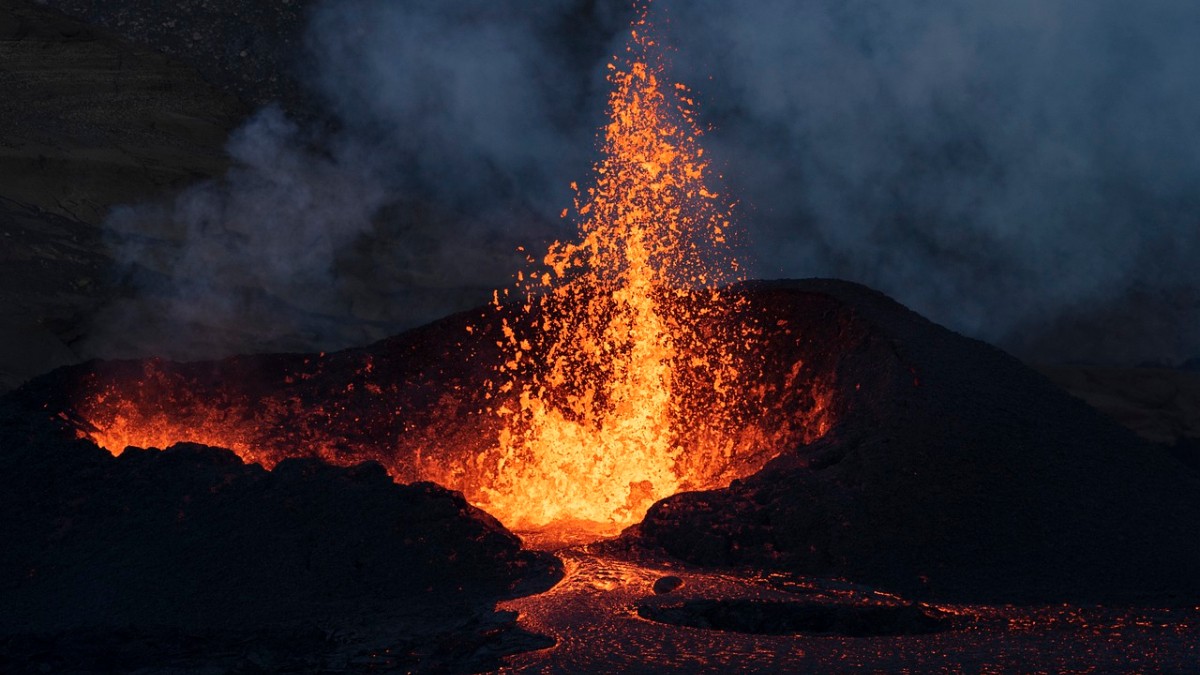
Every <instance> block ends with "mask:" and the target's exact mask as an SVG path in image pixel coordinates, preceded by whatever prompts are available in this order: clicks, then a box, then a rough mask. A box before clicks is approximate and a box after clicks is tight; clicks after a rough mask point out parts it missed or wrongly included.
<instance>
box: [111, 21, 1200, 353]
mask: <svg viewBox="0 0 1200 675" xmlns="http://www.w3.org/2000/svg"><path fill="white" fill-rule="evenodd" d="M652 13H653V17H654V18H655V19H656V23H657V24H658V26H659V27H660V30H661V31H662V33H663V36H664V37H665V38H666V41H667V42H669V43H670V44H672V45H673V46H674V47H675V50H676V51H675V52H674V53H673V54H672V55H671V60H672V63H673V66H672V72H673V75H674V76H675V77H676V78H677V79H678V80H680V81H683V82H685V83H687V84H689V85H690V86H691V87H692V88H693V90H694V91H695V94H696V96H697V98H698V99H699V103H700V112H701V116H702V122H705V123H708V124H711V125H712V130H711V131H710V132H709V133H708V134H707V135H706V140H705V144H706V146H707V147H708V148H709V150H710V153H711V155H712V157H713V158H714V160H715V162H716V165H717V167H718V168H719V169H720V170H721V173H723V174H724V177H725V185H724V186H723V188H724V190H725V192H727V193H729V194H732V195H733V196H734V197H735V198H737V199H738V200H739V202H740V206H739V210H738V211H739V221H740V224H741V226H742V227H743V229H744V230H746V232H747V238H748V240H749V241H750V242H751V247H752V250H751V256H750V257H751V258H752V260H753V261H754V262H755V265H754V267H753V270H754V272H755V273H756V275H758V276H767V277H774V276H838V277H844V278H849V279H853V280H856V281H860V282H863V283H866V284H868V285H871V286H874V287H876V288H879V289H880V290H883V291H885V292H887V293H888V294H890V295H892V296H894V297H896V298H897V299H899V300H901V301H902V302H904V303H906V304H908V305H910V306H911V307H913V308H914V309H916V310H918V311H920V312H922V313H923V314H926V315H927V316H929V317H931V318H933V319H934V320H936V321H939V322H941V323H943V324H946V325H948V326H950V327H952V328H955V329H957V330H960V331H962V332H965V333H968V334H970V335H974V336H977V337H981V338H983V339H987V340H991V341H994V342H998V343H1000V344H1002V345H1003V346H1006V347H1009V348H1011V349H1014V350H1016V351H1017V352H1018V353H1020V354H1023V355H1026V356H1028V357H1031V358H1041V359H1051V360H1072V359H1079V360H1106V361H1140V360H1147V359H1155V360H1165V361H1178V360H1181V359H1183V358H1186V357H1188V356H1195V355H1198V354H1200V290H1198V289H1200V265H1197V264H1195V262H1194V261H1195V260H1197V259H1198V255H1200V236H1198V235H1200V215H1198V214H1200V209H1198V208H1197V207H1200V189H1198V188H1200V86H1198V85H1197V84H1196V83H1197V82H1200V80H1198V79H1197V77H1196V72H1195V68H1196V64H1198V63H1200V4H1197V3H1194V2H1192V1H1191V0H1147V1H1146V2H1143V3H1139V4H1138V6H1137V7H1136V8H1134V7H1132V6H1131V5H1130V4H1129V3H1126V2H1117V1H1116V0H1013V1H1011V2H1006V3H995V2H987V1H985V0H937V1H934V0H888V1H885V0H873V1H869V0H857V1H855V0H807V1H805V2H785V1H783V0H770V1H768V0H762V1H760V2H754V3H734V2H728V1H727V0H726V1H724V2H717V1H716V0H657V1H656V2H655V3H654V6H653V9H652ZM630 16H631V12H630V10H629V9H628V8H627V7H626V6H625V5H624V3H622V2H608V3H605V2H597V1H595V0H592V1H589V0H554V1H550V2H538V3H529V2H521V1H519V0H500V1H496V0H493V1H491V2H485V1H484V0H445V1H442V2H437V3H427V2H389V1H384V0H345V1H342V2H327V3H324V4H321V5H319V6H318V7H317V8H316V9H315V11H314V12H313V13H312V20H311V25H310V30H309V36H308V38H309V39H308V41H307V43H308V49H309V52H308V54H307V61H306V62H307V63H308V64H310V66H309V68H308V70H309V71H310V72H311V74H312V77H311V81H309V82H308V83H307V84H308V85H309V86H310V87H311V89H312V90H313V91H314V92H316V93H317V94H318V96H319V97H320V99H321V100H322V101H324V103H325V105H326V107H327V109H328V111H329V113H330V114H331V115H332V116H333V117H334V118H335V119H336V121H337V126H336V131H332V132H330V131H325V132H322V133H320V134H316V133H312V132H306V131H304V130H302V129H301V128H300V127H298V126H296V125H295V124H293V123H290V122H288V121H287V120H286V119H285V118H284V116H283V115H282V114H281V113H280V112H279V111H277V110H268V111H265V112H263V113H261V114H260V115H259V116H257V117H256V118H255V119H254V120H252V121H251V122H250V123H249V124H248V125H247V126H246V128H244V129H243V130H241V131H240V132H239V133H238V135H237V136H236V137H235V138H234V139H232V140H231V143H230V152H231V154H232V155H233V157H234V159H235V160H236V161H237V163H238V168H237V169H235V170H234V171H232V172H231V173H230V175H229V176H227V177H226V179H225V180H223V181H219V182H217V183H212V184H207V185H203V186H199V187H197V188H194V189H193V190H191V191H189V192H188V193H186V194H185V195H183V196H181V197H180V198H179V199H178V200H176V202H175V203H174V204H173V205H171V206H170V207H166V208H163V207H138V208H134V209H131V210H127V211H123V212H122V213H120V214H118V215H117V217H116V220H115V221H114V228H116V229H119V230H120V231H122V232H127V233H128V232H138V233H142V234H144V233H145V232H147V231H153V230H154V227H160V228H161V227H164V226H162V225H161V224H160V223H163V222H169V223H171V228H174V229H171V231H172V232H174V233H176V235H178V236H181V237H182V241H183V242H184V245H183V246H182V249H181V250H182V253H181V254H179V255H178V257H177V259H174V260H173V261H172V264H171V265H167V266H164V265H161V264H160V265H159V275H157V276H154V275H151V280H150V281H141V282H139V283H140V287H141V288H143V289H149V288H152V289H155V294H150V295H152V296H153V297H156V298H158V299H159V301H160V304H161V306H165V307H167V309H166V310H163V311H160V312H159V314H160V315H163V316H177V317H178V318H181V319H186V320H194V319H195V317H192V316H191V315H192V314H194V313H196V311H197V310H199V311H201V313H202V314H203V320H202V321H199V323H204V324H205V325H208V326H211V327H213V328H214V330H212V331H211V332H212V333H213V334H220V333H221V331H220V330H218V329H219V328H220V327H221V326H226V327H228V326H234V327H238V328H239V329H240V330H242V331H244V332H245V331H249V332H252V333H253V334H254V338H253V339H243V340H241V342H240V343H238V344H233V343H229V344H223V345H220V348H222V349H227V350H232V349H234V348H235V347H238V346H244V345H245V344H249V343H255V344H260V345H261V344H270V345H274V346H278V345H295V346H297V347H302V346H305V345H310V346H311V345H322V346H324V345H336V344H346V343H351V342H353V341H355V340H365V339H369V338H372V337H377V336H379V335H381V334H382V333H384V332H386V331H388V330H393V329H397V328H398V327H402V326H404V325H410V324H411V323H415V322H417V321H419V320H425V319H427V318H431V317H432V316H434V315H436V314H437V313H438V312H440V311H447V310H449V309H453V308H457V307H462V306H465V305H467V304H470V302H473V301H474V300H476V299H479V298H482V297H483V296H484V294H485V291H486V289H487V288H488V287H490V286H495V285H500V284H503V283H505V282H506V279H507V275H508V274H510V273H511V272H512V271H513V270H514V269H516V266H517V262H518V261H519V258H518V257H517V256H516V255H515V254H514V249H515V248H516V246H517V245H522V244H523V245H526V246H527V247H529V248H530V250H533V251H536V250H537V248H538V247H539V246H542V245H544V243H545V242H546V241H547V240H548V239H550V238H553V237H562V236H569V235H570V224H569V223H563V222H561V221H559V220H558V219H557V214H558V212H559V211H560V210H561V209H562V208H563V207H565V206H567V205H568V204H569V203H570V198H571V195H570V192H569V191H568V189H567V185H568V183H569V182H570V181H572V180H581V182H586V180H587V170H588V165H589V163H590V161H591V160H592V158H593V153H594V148H595V142H594V134H595V130H596V128H597V127H598V126H599V125H600V124H601V123H602V121H603V112H604V111H603V106H604V97H605V93H606V85H605V83H604V80H603V73H604V68H603V66H604V64H605V63H606V62H607V61H609V60H610V59H611V56H612V55H613V54H616V53H619V51H620V50H621V48H622V42H623V39H624V27H625V25H626V24H627V22H628V19H629V17H630ZM156 223H159V225H156ZM168 229H170V228H168ZM180 233H181V234H180ZM121 241H122V245H121V247H120V250H121V251H122V253H123V255H124V256H125V257H126V259H127V260H128V261H129V262H130V263H131V265H130V269H139V266H143V267H144V266H148V265H146V262H145V261H146V260H148V259H150V258H151V257H152V256H151V255H150V253H149V252H148V250H147V249H146V247H145V246H144V245H143V244H142V243H140V242H141V240H140V239H137V238H133V237H128V236H127V237H123V238H122V239H121ZM453 289H457V290H455V291H454V292H451V290H453ZM456 293H457V294H456ZM146 295H147V294H146V293H143V294H142V295H141V296H139V302H142V303H143V304H144V299H145V296H146ZM271 303H275V304H274V305H271V307H270V308H269V311H267V310H264V306H265V305H266V304H271ZM280 307H283V308H284V309H280ZM285 310H286V311H285ZM262 316H270V317H272V319H271V321H267V322H263V321H249V320H247V318H248V317H262ZM347 317H350V318H353V321H347ZM193 322H194V323H195V321H193ZM256 323H257V324H264V325H263V326H262V328H261V330H260V329H253V330H251V329H249V328H246V326H248V325H253V324H256ZM114 325H117V324H116V322H114ZM347 326H352V330H351V329H349V328H347ZM255 331H259V332H255ZM347 331H350V332H347ZM225 335H229V333H228V332H226V333H225ZM280 336H282V337H280ZM177 337H178V336H175V337H173V338H172V339H173V340H177ZM255 341H257V342H255Z"/></svg>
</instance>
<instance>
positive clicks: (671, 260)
mask: <svg viewBox="0 0 1200 675" xmlns="http://www.w3.org/2000/svg"><path fill="white" fill-rule="evenodd" d="M664 73H665V66H664V62H663V60H662V57H661V56H660V47H659V45H658V44H657V42H656V41H655V40H654V39H653V38H652V37H651V33H650V32H649V26H648V24H647V21H646V18H645V15H644V14H643V15H642V16H641V17H640V18H638V19H637V20H636V21H635V23H634V25H633V27H632V31H631V39H630V42H629V46H628V47H627V50H626V54H625V57H624V58H623V59H619V60H618V61H617V62H615V63H613V64H611V65H610V66H609V81H610V83H611V84H612V86H613V91H612V94H611V96H610V98H609V107H608V112H609V117H610V120H609V122H608V124H607V126H606V127H605V129H604V135H603V143H602V146H601V149H602V153H603V156H602V159H601V160H600V161H599V162H598V163H597V164H596V166H595V178H594V185H593V186H591V187H588V188H587V189H586V190H583V191H580V190H579V189H578V188H576V194H577V197H576V200H575V211H576V213H577V223H578V229H579V235H580V236H579V239H578V240H577V241H573V242H556V243H555V244H553V245H552V246H551V247H550V249H549V251H548V252H547V254H546V255H545V257H544V258H543V260H542V261H540V264H536V263H531V264H532V267H531V268H530V269H528V270H523V271H521V272H520V273H518V275H517V280H518V281H517V286H516V288H515V293H510V292H509V291H504V293H503V296H502V295H501V294H500V293H497V294H496V298H495V303H494V306H493V307H492V308H491V309H489V310H487V311H485V313H484V314H482V315H478V314H477V315H474V317H472V318H469V319H468V318H464V317H461V316H460V317H448V318H447V319H445V320H443V321H441V322H438V323H436V324H431V325H430V326H427V327H424V328H421V329H418V330H416V331H411V332H410V333H406V334H404V335H401V336H398V337H396V338H393V339H391V340H388V341H385V342H382V343H379V344H378V345H374V346H372V347H369V348H366V349H362V350H347V351H345V352H338V353H335V354H330V355H324V354H322V355H321V356H320V357H299V356H296V357H289V356H285V355H279V356H270V357H237V358H234V359H228V360H226V361H222V362H214V363H208V364H204V363H197V364H171V363H166V362H161V361H146V362H142V363H133V362H124V363H122V362H113V363H110V364H98V365H97V366H95V370H93V371H91V372H88V373H87V374H86V375H85V376H84V377H83V378H82V380H81V381H80V382H79V383H78V392H79V393H78V398H77V399H76V401H75V402H74V403H73V404H72V405H70V406H64V409H63V412H62V413H61V415H60V416H61V417H62V418H63V419H64V420H67V421H68V423H69V424H71V425H72V426H73V427H74V428H75V429H76V430H77V431H78V433H79V435H80V436H82V437H86V438H89V439H91V440H92V441H95V442H96V443H97V444H99V445H101V446H102V447H104V448H106V449H108V450H109V451H111V452H112V453H113V454H120V453H121V452H122V451H123V450H124V448H125V447H126V446H127V445H133V446H139V447H160V448H161V447H167V446H168V445H171V444H172V443H175V442H180V441H194V442H202V443H206V444H210V445H215V446H220V447H226V448H230V449H232V450H234V451H235V452H236V453H238V455H240V456H241V457H242V458H243V459H245V460H246V461H252V462H260V463H262V464H263V465H264V466H267V467H268V468H269V467H271V466H273V465H274V464H275V463H277V462H278V461H280V460H282V459H284V458H286V457H294V456H314V457H320V458H322V459H325V460H326V461H329V462H332V463H338V464H352V463H357V462H361V461H364V460H376V461H379V462H381V463H382V464H383V465H384V466H385V467H386V468H387V469H388V470H389V472H390V473H391V474H392V476H393V477H394V478H395V479H396V480H397V481H413V480H432V481H436V482H438V483H441V484H442V485H445V486H447V487H450V488H452V489H457V490H461V491H462V492H463V493H464V495H465V496H466V498H467V499H468V500H470V501H471V502H472V503H473V504H476V505H479V506H481V507H483V508H485V509H486V510H488V511H489V512H491V513H492V514H493V515H495V516H496V517H497V518H499V519H500V520H501V521H502V522H504V524H505V525H507V526H509V527H510V528H514V529H524V530H529V529H546V528H548V527H549V528H550V529H557V530H558V531H560V532H569V533H574V534H575V535H579V534H581V533H584V534H587V533H590V534H604V533H610V532H615V531H617V530H618V529H620V528H621V527H624V526H626V525H629V524H632V523H634V522H637V521H638V520H640V519H641V518H642V516H643V515H644V514H645V512H646V509H647V508H648V507H649V506H650V505H651V504H653V503H654V502H655V501H657V500H659V499H661V498H663V497H666V496H669V495H672V494H674V493H676V492H679V491H680V490H698V489H708V488H714V487H720V486H723V485H727V484H728V483H729V481H731V480H733V479H735V478H740V477H744V476H747V475H749V474H752V473H754V472H756V471H758V470H759V469H760V468H761V467H762V465H763V464H764V463H765V462H766V461H768V460H770V459H771V458H772V457H774V456H776V455H777V454H778V453H779V452H780V451H782V450H784V449H786V448H789V447H794V446H795V445H797V444H800V443H804V442H808V441H811V440H814V439H815V438H816V437H818V436H820V435H822V434H824V433H825V431H826V430H827V429H828V427H829V423H830V420H829V412H828V411H829V404H830V396H831V394H830V392H831V391H832V379H833V374H834V371H835V369H836V363H835V359H834V357H833V356H831V352H830V350H829V349H822V348H820V347H818V346H815V345H817V344H819V341H818V340H816V339H814V338H813V337H812V335H804V334H801V332H800V331H795V330H793V329H792V327H791V325H790V324H789V321H791V320H793V318H794V316H795V315H794V314H789V312H794V311H795V308H794V307H790V308H789V306H787V304H786V303H782V304H780V303H772V302H770V301H768V302H765V303H764V302H759V301H758V300H754V299H753V298H754V297H762V298H768V300H769V295H770V294H769V292H767V293H759V296H753V295H752V294H747V293H746V292H745V291H744V289H743V288H742V287H740V286H739V285H738V284H735V283H733V282H736V281H739V280H740V274H741V273H740V270H739V267H738V264H737V262H736V260H735V259H734V257H733V255H732V252H731V247H730V245H729V241H728V239H729V237H730V222H729V217H728V206H727V205H726V204H723V203H722V202H721V201H720V199H719V197H718V196H717V195H716V194H715V193H714V192H713V191H712V190H711V189H710V188H709V187H708V186H707V183H706V181H707V180H708V179H709V177H710V167H709V164H708V162H707V160H705V159H704V152H703V149H702V148H701V147H700V145H699V141H698V139H699V137H700V132H699V131H698V129H697V126H696V123H695V119H694V116H693V112H692V109H693V107H694V102H693V101H692V100H691V99H690V98H689V96H688V91H687V89H686V87H684V86H683V85H679V84H669V83H668V82H667V81H666V79H665V76H664ZM566 214H567V212H566V211H564V217H565V216H566ZM730 284H733V285H730ZM510 296H511V297H513V298H514V300H513V302H502V299H506V298H509V297H510ZM468 323H469V325H468ZM834 335H835V332H834V331H833V329H831V333H830V336H829V337H833V336H834ZM301 359H302V361H301Z"/></svg>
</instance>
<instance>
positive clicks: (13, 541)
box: [0, 406, 557, 633]
mask: <svg viewBox="0 0 1200 675" xmlns="http://www.w3.org/2000/svg"><path fill="white" fill-rule="evenodd" d="M0 413H2V415H0V416H3V418H4V419H3V422H4V424H3V425H0V429H3V435H0V483H2V484H3V486H4V489H3V490H0V534H2V536H3V538H4V542H5V545H4V547H3V550H0V597H3V598H4V606H5V610H4V611H3V612H0V631H2V632H5V633H12V632H22V633H25V632H29V633H51V632H55V631H59V630H67V629H79V628H98V629H104V628H108V629H112V628H118V627H123V626H134V627H137V628H140V629H146V628H164V627H166V628H177V629H186V630H217V629H219V630H230V629H236V628H239V627H262V626H271V625H289V624H293V623H296V622H302V621H307V622H314V621H315V622H320V621H323V620H334V621H337V620H344V619H345V618H346V617H349V616H357V615H361V614H362V613H366V612H370V611H371V610H372V609H375V610H378V609H379V608H390V609H391V610H392V611H419V610H420V608H422V607H426V608H434V607H436V608H438V610H439V612H441V613H443V614H444V613H446V612H447V611H449V612H453V611H454V610H453V609H448V608H453V607H463V608H469V607H471V606H475V605H478V604H479V603H481V602H487V601H489V600H494V599H495V598H497V597H500V596H502V595H505V594H507V593H509V592H510V591H511V590H512V589H513V588H514V586H515V585H516V584H517V583H519V582H521V581H522V580H525V579H529V578H536V577H538V576H544V575H547V574H551V575H552V574H553V571H554V568H555V566H556V565H557V563H556V562H553V561H552V559H550V558H548V557H546V556H542V555H540V554H533V553H529V552H524V551H522V550H521V546H520V542H519V540H518V539H517V538H516V537H515V536H513V535H512V534H510V533H509V532H508V531H507V530H505V529H504V528H503V527H502V526H501V525H500V524H499V523H498V522H496V521H495V519H493V518H491V517H490V516H488V515H487V514H485V513H483V512H481V511H479V510H478V509H475V508H474V507H472V506H470V505H469V504H467V503H466V502H465V501H464V500H463V498H462V496H461V495H459V494H457V493H453V492H450V491H447V490H445V489H443V488H441V487H439V486H436V485H433V484H431V483H415V484H412V485H396V484H395V483H393V482H392V480H391V479H390V478H389V477H388V475H387V474H386V472H385V471H384V470H383V468H382V467H380V466H379V465H377V464H371V463H368V464H362V465H358V466H354V467H348V468H340V467H332V466H329V465H327V464H324V463H322V462H319V461H317V460H312V459H294V460H286V461H284V462H281V463H280V464H279V465H278V466H276V467H275V469H274V470H273V471H270V472H268V471H266V470H264V469H262V468H261V467H259V466H257V465H246V464H243V463H242V461H241V460H239V459H238V458H237V457H236V456H235V455H233V454H232V453H230V452H229V451H227V450H221V449H216V448H209V447H206V446H199V445H191V444H179V445H176V446H174V447H171V448H168V449H167V450H165V451H157V450H137V449H129V450H127V451H126V452H125V453H123V454H122V455H121V456H120V457H113V456H111V455H110V454H108V453H107V452H104V451H102V450H100V449H98V448H96V447H95V446H94V445H92V444H90V443H87V442H84V441H65V440H61V439H57V438H55V437H54V436H53V435H49V434H45V433H44V431H45V427H44V425H42V424H40V423H35V424H30V423H29V421H28V420H27V419H19V418H18V419H14V418H13V416H12V413H13V411H12V408H11V406H10V407H9V408H8V409H6V410H3V411H0ZM464 611H470V610H469V609H464Z"/></svg>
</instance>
